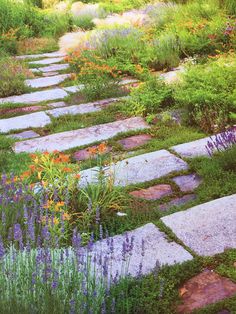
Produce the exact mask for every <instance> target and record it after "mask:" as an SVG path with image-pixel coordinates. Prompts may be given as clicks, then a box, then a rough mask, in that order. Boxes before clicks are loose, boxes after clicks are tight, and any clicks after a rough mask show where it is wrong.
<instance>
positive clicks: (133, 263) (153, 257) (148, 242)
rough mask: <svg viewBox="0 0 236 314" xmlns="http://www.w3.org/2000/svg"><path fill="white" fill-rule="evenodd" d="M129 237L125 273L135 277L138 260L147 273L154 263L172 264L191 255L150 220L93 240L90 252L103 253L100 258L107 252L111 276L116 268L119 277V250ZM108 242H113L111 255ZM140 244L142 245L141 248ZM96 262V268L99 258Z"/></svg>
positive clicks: (144, 273)
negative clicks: (132, 227)
mask: <svg viewBox="0 0 236 314" xmlns="http://www.w3.org/2000/svg"><path fill="white" fill-rule="evenodd" d="M132 237H133V250H132V255H131V256H130V258H129V264H127V262H126V264H127V267H128V270H127V273H129V274H130V275H131V276H132V277H137V276H138V275H139V266H140V264H142V274H143V275H146V274H149V273H151V272H152V271H154V270H155V268H156V266H157V264H159V265H160V266H163V265H174V264H177V263H183V262H185V261H189V260H191V259H192V255H191V254H190V253H188V252H187V251H186V250H185V249H184V248H183V247H182V246H180V245H179V244H177V243H175V242H170V241H169V240H168V239H167V238H166V235H165V234H164V233H163V232H160V230H159V229H158V228H157V227H156V226H155V225H154V224H152V223H149V224H146V225H144V226H143V227H140V228H137V229H135V230H133V231H129V232H127V233H126V234H122V235H116V236H114V237H112V238H108V239H105V240H101V241H98V242H96V243H95V244H94V246H93V248H92V252H91V253H90V254H91V255H92V256H94V255H97V256H99V255H102V257H103V258H105V257H106V256H107V257H108V264H109V265H111V264H112V268H111V269H110V274H111V275H112V276H113V278H114V277H115V276H116V274H117V272H118V277H121V276H122V265H123V266H124V262H123V260H122V259H123V255H122V251H124V250H123V243H128V242H129V243H131V238H132ZM127 239H128V242H127ZM142 242H143V245H142ZM108 243H113V251H114V253H113V254H112V255H111V254H109V252H110V251H111V250H110V246H109V244H108ZM142 247H144V249H142ZM142 253H144V256H142ZM126 264H125V265H126ZM95 265H97V268H98V269H99V266H98V261H97V263H96V264H95ZM100 268H101V267H100ZM123 269H124V267H123Z"/></svg>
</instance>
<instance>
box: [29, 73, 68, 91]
mask: <svg viewBox="0 0 236 314" xmlns="http://www.w3.org/2000/svg"><path fill="white" fill-rule="evenodd" d="M70 76H71V75H70V74H59V75H55V76H49V77H39V78H34V79H30V80H25V84H26V85H27V86H29V87H32V88H43V87H50V86H53V85H58V84H60V83H62V82H63V81H65V80H66V79H67V78H70Z"/></svg>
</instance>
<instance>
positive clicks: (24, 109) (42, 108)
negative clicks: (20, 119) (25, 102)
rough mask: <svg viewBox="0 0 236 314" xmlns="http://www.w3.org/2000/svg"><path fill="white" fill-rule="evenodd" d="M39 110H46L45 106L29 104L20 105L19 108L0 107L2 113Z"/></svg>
mask: <svg viewBox="0 0 236 314" xmlns="http://www.w3.org/2000/svg"><path fill="white" fill-rule="evenodd" d="M39 110H44V107H43V106H27V107H19V108H13V109H10V108H9V109H8V108H4V109H0V114H1V115H2V114H15V113H25V112H28V113H30V112H35V111H39Z"/></svg>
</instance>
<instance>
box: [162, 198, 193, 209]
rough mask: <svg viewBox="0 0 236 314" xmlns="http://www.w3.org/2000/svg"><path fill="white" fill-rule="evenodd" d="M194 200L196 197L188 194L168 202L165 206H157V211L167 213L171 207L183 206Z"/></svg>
mask: <svg viewBox="0 0 236 314" xmlns="http://www.w3.org/2000/svg"><path fill="white" fill-rule="evenodd" d="M195 199H196V195H195V194H188V195H184V196H182V197H176V198H174V199H173V200H171V201H170V202H168V203H166V204H161V205H159V206H158V209H159V210H161V211H167V210H169V209H170V208H171V207H173V206H181V205H185V204H187V203H188V202H191V201H194V200H195Z"/></svg>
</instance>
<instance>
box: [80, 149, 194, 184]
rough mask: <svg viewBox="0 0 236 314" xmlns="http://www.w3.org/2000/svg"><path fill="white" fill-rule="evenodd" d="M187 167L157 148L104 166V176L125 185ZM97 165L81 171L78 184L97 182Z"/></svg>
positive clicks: (180, 160)
mask: <svg viewBox="0 0 236 314" xmlns="http://www.w3.org/2000/svg"><path fill="white" fill-rule="evenodd" d="M186 169H188V165H187V163H186V162H185V161H183V160H182V159H180V158H178V157H176V156H175V155H173V154H171V153H169V152H168V151H167V150H164V149H163V150H159V151H156V152H152V153H147V154H143V155H139V156H135V157H131V158H127V159H124V160H122V161H118V162H117V163H113V164H111V165H110V166H109V167H104V169H103V171H104V174H105V176H107V177H109V176H112V177H113V178H114V184H115V185H119V186H127V185H129V184H136V183H141V182H147V181H151V180H154V179H158V178H161V177H164V176H167V175H169V174H170V173H172V172H175V171H182V170H186ZM98 172H99V168H98V167H94V168H91V169H87V170H83V171H81V180H80V185H81V186H85V185H87V184H88V183H96V182H97V174H98Z"/></svg>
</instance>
